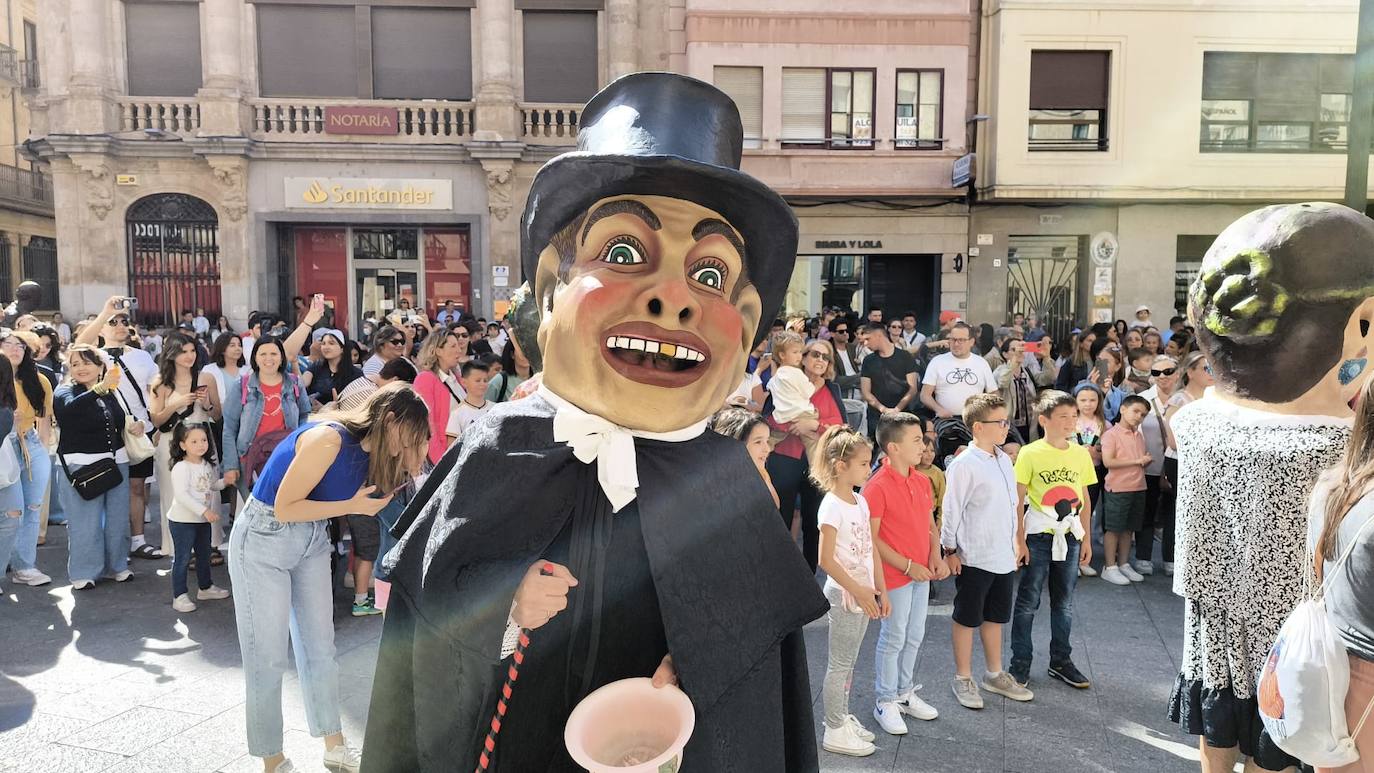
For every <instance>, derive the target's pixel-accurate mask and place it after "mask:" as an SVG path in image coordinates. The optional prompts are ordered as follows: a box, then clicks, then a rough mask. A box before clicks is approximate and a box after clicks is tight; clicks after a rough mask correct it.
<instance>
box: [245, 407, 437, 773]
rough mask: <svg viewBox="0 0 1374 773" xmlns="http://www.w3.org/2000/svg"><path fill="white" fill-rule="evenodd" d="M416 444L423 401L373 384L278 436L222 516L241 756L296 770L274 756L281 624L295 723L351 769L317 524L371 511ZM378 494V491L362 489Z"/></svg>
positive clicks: (415, 461) (422, 434) (355, 758)
mask: <svg viewBox="0 0 1374 773" xmlns="http://www.w3.org/2000/svg"><path fill="white" fill-rule="evenodd" d="M428 448H429V411H428V409H426V408H425V404H424V402H423V401H422V400H421V399H420V397H419V396H418V395H417V394H415V392H414V391H412V390H411V389H410V387H409V386H408V385H406V384H393V385H390V386H386V387H383V388H381V389H380V390H378V391H377V392H376V393H375V394H373V395H372V396H371V397H370V398H368V400H367V402H365V403H364V404H363V405H362V406H360V407H359V408H357V409H355V410H352V411H338V412H332V413H325V414H322V415H320V416H319V417H317V419H316V420H315V421H312V422H309V423H306V424H302V425H301V426H300V427H298V428H296V429H295V430H294V431H292V432H291V434H290V435H288V436H287V437H286V438H285V439H283V440H282V442H281V443H280V444H279V445H278V446H277V448H276V450H275V451H273V452H272V456H271V457H270V458H269V459H268V460H267V464H266V466H265V467H264V468H263V471H262V475H261V476H260V477H259V478H258V481H257V483H256V484H255V485H254V486H253V493H252V496H251V497H249V499H248V502H247V503H246V504H245V505H244V508H243V511H242V512H241V513H240V514H239V516H238V518H237V519H236V520H235V521H234V531H233V534H232V535H231V537H230V549H229V576H230V578H231V579H232V580H233V583H234V595H235V596H236V597H237V600H238V603H237V604H236V605H235V608H234V616H235V618H236V620H237V622H238V631H239V646H240V649H241V650H242V652H243V670H244V677H245V679H246V681H247V701H246V704H245V705H246V709H247V713H248V753H249V754H251V755H253V756H254V757H261V758H262V762H263V770H264V771H267V773H292V772H293V771H295V770H296V769H295V768H294V767H293V766H292V765H291V762H290V760H287V759H286V758H285V756H283V754H282V712H281V681H282V671H283V669H284V668H285V665H286V662H287V656H286V646H287V642H288V631H289V641H290V643H291V645H292V646H293V648H294V650H295V655H296V669H297V671H298V672H299V673H300V684H301V693H302V697H303V699H304V703H305V716H306V722H307V724H308V725H309V727H310V734H311V735H312V736H315V737H317V738H323V739H324V747H325V753H324V766H325V767H326V768H328V769H329V770H331V771H335V773H357V770H358V767H359V765H360V764H361V753H360V752H359V751H358V750H357V749H355V748H353V747H351V746H349V745H348V744H347V743H346V742H345V740H344V737H343V733H342V731H341V725H340V722H339V679H338V665H337V664H336V663H335V662H334V597H333V587H332V582H331V579H332V578H331V577H330V573H329V551H330V542H329V531H328V528H327V523H328V521H329V519H330V518H334V517H337V516H341V515H350V514H352V515H357V514H362V515H369V516H375V515H376V514H377V513H378V512H379V511H381V510H382V508H384V507H386V506H387V504H388V503H389V502H390V501H391V498H392V495H393V494H394V493H395V492H396V491H397V490H398V489H400V488H401V487H402V486H404V485H405V484H406V482H407V481H408V480H409V479H410V478H411V477H412V476H414V475H415V474H417V473H418V472H419V471H420V466H421V464H422V463H423V462H424V459H425V454H426V452H427V450H428ZM378 492H380V493H381V494H383V496H379V497H374V496H372V495H373V494H374V493H378Z"/></svg>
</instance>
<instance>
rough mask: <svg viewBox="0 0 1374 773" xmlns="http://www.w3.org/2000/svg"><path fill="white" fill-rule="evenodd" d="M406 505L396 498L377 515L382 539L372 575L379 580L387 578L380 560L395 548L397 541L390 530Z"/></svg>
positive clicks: (399, 498) (378, 546)
mask: <svg viewBox="0 0 1374 773" xmlns="http://www.w3.org/2000/svg"><path fill="white" fill-rule="evenodd" d="M406 504H407V503H406V502H403V501H401V497H399V496H398V497H396V498H394V499H392V500H391V501H390V502H388V503H387V505H386V507H383V508H382V509H381V511H380V512H378V513H377V525H378V526H380V527H382V537H381V541H380V542H379V543H378V545H377V562H376V563H375V564H373V565H372V574H373V576H374V577H376V578H377V579H379V580H385V579H386V578H387V574H386V572H384V571H382V559H384V558H386V554H387V553H389V552H391V549H392V548H394V547H396V542H397V540H396V538H395V537H393V536H391V529H392V527H394V526H395V525H396V522H397V521H399V520H400V519H401V513H402V512H404V511H405V509H406Z"/></svg>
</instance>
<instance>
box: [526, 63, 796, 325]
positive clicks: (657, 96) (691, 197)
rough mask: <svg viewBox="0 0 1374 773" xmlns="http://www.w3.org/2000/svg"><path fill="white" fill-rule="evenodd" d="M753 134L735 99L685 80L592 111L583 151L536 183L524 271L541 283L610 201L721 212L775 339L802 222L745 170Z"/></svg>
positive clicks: (672, 76) (657, 82) (642, 89)
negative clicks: (576, 230)
mask: <svg viewBox="0 0 1374 773" xmlns="http://www.w3.org/2000/svg"><path fill="white" fill-rule="evenodd" d="M743 146H744V129H743V127H742V125H741V124H740V118H739V109H738V108H736V107H735V103H734V102H733V101H731V99H730V97H729V96H727V95H726V94H725V92H723V91H721V90H720V89H718V88H716V87H715V86H712V85H711V84H709V83H704V82H702V81H699V80H697V79H695V78H688V77H687V76H685V75H678V74H676V73H667V72H639V73H632V74H630V75H626V76H625V77H623V78H620V79H618V80H616V81H615V82H614V83H612V84H610V85H609V86H607V87H606V88H604V89H602V90H601V92H600V93H598V94H597V95H596V96H594V97H592V98H591V101H589V102H588V103H587V106H586V107H585V108H583V110H582V115H581V121H580V126H579V130H578V134H577V150H575V151H572V152H570V153H564V154H563V155H561V156H558V157H557V158H554V159H553V160H551V161H549V162H548V163H547V164H545V165H544V167H543V168H542V169H540V170H539V173H538V174H537V175H535V178H534V184H533V186H532V187H531V188H530V194H529V198H528V199H527V200H526V203H525V214H524V217H523V218H522V219H521V228H522V242H521V265H522V267H523V269H524V272H525V278H526V279H529V280H533V278H534V275H535V272H536V269H537V268H538V265H539V253H540V252H542V251H543V249H544V248H545V247H546V246H547V245H548V243H549V240H550V239H551V238H552V237H553V236H554V234H556V233H558V231H560V230H561V229H563V228H564V227H565V226H567V225H568V223H570V222H571V221H572V220H573V219H574V218H576V217H578V216H580V215H581V214H582V213H583V212H585V211H586V210H587V208H588V207H590V206H591V205H592V204H594V203H596V202H597V201H599V200H601V199H604V198H607V197H609V196H620V195H639V196H668V197H671V198H676V199H683V200H686V201H691V202H693V203H696V204H700V205H701V206H703V207H707V208H709V209H712V210H714V211H716V212H719V213H720V214H721V215H722V216H724V217H725V219H726V220H728V221H729V222H730V224H731V225H733V226H734V227H735V228H736V229H737V230H738V231H739V233H740V235H741V236H742V237H744V251H745V256H744V261H745V272H746V274H747V277H748V279H749V280H750V281H751V282H752V283H753V285H754V287H755V288H756V289H757V290H758V293H759V298H760V299H761V300H762V302H763V316H762V318H761V319H760V321H759V328H758V332H757V335H756V337H755V340H756V341H758V340H762V339H763V337H764V335H766V334H767V332H768V329H769V325H770V324H771V323H772V321H773V317H774V316H775V315H776V314H777V311H778V308H779V307H780V306H781V305H782V301H783V296H784V294H785V293H786V292H787V284H788V282H789V281H790V280H791V278H792V266H793V264H794V263H795V262H796V260H797V218H796V217H795V216H794V215H793V214H792V210H791V208H789V207H788V206H787V202H785V201H783V200H782V197H781V196H779V195H778V194H776V193H774V192H773V190H772V189H771V188H769V187H768V186H766V185H764V184H763V183H761V182H759V181H758V180H756V179H754V178H753V177H750V176H749V175H747V174H745V173H743V172H741V171H740V170H739V165H740V155H741V152H742V148H743Z"/></svg>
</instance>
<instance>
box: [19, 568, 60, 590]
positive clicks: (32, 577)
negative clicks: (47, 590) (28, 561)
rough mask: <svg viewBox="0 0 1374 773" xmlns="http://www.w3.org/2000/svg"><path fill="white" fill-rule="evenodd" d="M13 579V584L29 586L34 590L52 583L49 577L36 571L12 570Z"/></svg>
mask: <svg viewBox="0 0 1374 773" xmlns="http://www.w3.org/2000/svg"><path fill="white" fill-rule="evenodd" d="M13 577H14V581H15V582H18V583H23V584H24V585H29V586H32V587H35V588H36V587H38V586H39V585H47V584H48V583H50V582H52V578H51V577H49V576H47V575H46V574H43V573H42V572H40V571H38V570H37V569H16V570H14V573H13Z"/></svg>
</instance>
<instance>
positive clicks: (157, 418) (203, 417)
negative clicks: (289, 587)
mask: <svg viewBox="0 0 1374 773" xmlns="http://www.w3.org/2000/svg"><path fill="white" fill-rule="evenodd" d="M148 391H149V393H150V397H149V400H148V415H149V416H150V417H151V418H152V420H153V425H154V426H156V427H157V431H158V441H157V455H156V456H155V457H153V458H154V459H156V460H157V461H156V462H155V467H154V470H155V471H156V474H157V481H158V486H157V493H158V500H159V501H158V504H159V505H160V509H161V513H162V554H163V555H165V556H170V555H172V553H173V550H172V532H171V527H170V526H169V525H168V522H167V521H168V519H167V514H168V513H170V512H171V511H172V505H173V503H174V502H175V500H176V497H175V495H174V492H173V486H172V435H173V433H175V432H176V428H177V426H178V425H180V424H183V423H191V424H206V425H208V424H209V423H210V422H211V421H214V420H215V419H218V418H219V416H220V402H219V385H218V384H216V383H215V378H214V376H212V375H210V374H209V373H206V372H205V371H203V370H201V368H200V362H199V355H198V350H197V348H196V341H195V339H194V338H192V337H191V336H189V335H184V334H182V333H173V334H172V335H170V336H168V337H167V342H166V344H165V345H164V346H163V349H162V361H161V362H160V363H159V365H158V375H157V377H156V378H154V379H153V381H152V383H150V384H149V385H148ZM223 536H224V530H223V528H222V527H221V526H220V522H219V521H216V522H214V523H213V524H211V527H210V544H211V545H213V546H214V548H213V550H212V551H211V553H210V563H211V564H212V565H214V566H222V565H223V564H224V556H223V555H222V554H220V553H219V546H220V544H221V542H222V541H223Z"/></svg>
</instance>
